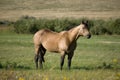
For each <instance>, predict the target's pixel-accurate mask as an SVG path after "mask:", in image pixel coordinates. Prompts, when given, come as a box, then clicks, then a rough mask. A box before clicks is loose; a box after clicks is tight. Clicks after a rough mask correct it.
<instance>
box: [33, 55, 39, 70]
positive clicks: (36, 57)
mask: <svg viewBox="0 0 120 80" xmlns="http://www.w3.org/2000/svg"><path fill="white" fill-rule="evenodd" d="M38 57H39V56H38V55H36V54H35V58H34V59H35V64H36V69H38Z"/></svg>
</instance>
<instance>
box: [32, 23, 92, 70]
mask: <svg viewBox="0 0 120 80" xmlns="http://www.w3.org/2000/svg"><path fill="white" fill-rule="evenodd" d="M80 36H86V37H87V38H88V39H89V38H90V37H91V34H90V31H89V28H88V21H82V22H81V24H80V25H78V26H76V27H73V28H72V29H70V30H67V31H61V32H54V31H51V30H49V29H41V30H39V31H37V32H36V33H35V34H34V37H33V42H34V47H35V57H34V59H35V64H36V68H37V69H38V62H39V66H40V69H42V68H43V65H42V63H43V62H45V60H44V55H45V53H46V51H49V52H56V53H60V55H61V59H60V69H61V70H62V67H63V65H64V58H65V56H66V55H68V69H70V67H71V60H72V57H73V55H74V50H75V49H76V47H77V40H78V38H79V37H80Z"/></svg>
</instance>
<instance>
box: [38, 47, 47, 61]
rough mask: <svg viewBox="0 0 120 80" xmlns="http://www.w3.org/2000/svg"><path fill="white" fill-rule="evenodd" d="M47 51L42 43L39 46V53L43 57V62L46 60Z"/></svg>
mask: <svg viewBox="0 0 120 80" xmlns="http://www.w3.org/2000/svg"><path fill="white" fill-rule="evenodd" d="M45 52H46V49H45V48H44V47H43V46H42V45H41V46H40V48H39V55H40V56H41V57H40V58H41V59H42V61H43V62H45V60H44V55H45Z"/></svg>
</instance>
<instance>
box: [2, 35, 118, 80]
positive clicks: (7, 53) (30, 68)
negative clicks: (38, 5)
mask: <svg viewBox="0 0 120 80" xmlns="http://www.w3.org/2000/svg"><path fill="white" fill-rule="evenodd" d="M32 37H33V35H25V34H24V35H19V34H11V35H10V34H0V64H2V65H3V68H1V69H0V76H1V79H19V78H23V79H29V80H30V79H31V80H33V79H37V80H39V79H46V80H49V79H50V80H56V79H58V80H61V79H64V80H66V79H70V80H73V79H75V80H77V79H78V80H80V79H81V80H86V79H87V80H91V79H92V80H105V79H109V80H114V79H117V78H120V75H119V74H120V70H119V68H120V65H119V64H117V65H116V63H114V60H117V61H119V60H120V55H119V53H120V49H119V47H120V36H93V37H92V38H91V39H89V40H88V39H86V38H80V39H79V40H78V47H77V49H76V51H75V55H74V57H73V61H72V69H71V71H68V70H67V56H66V59H65V64H64V69H63V71H62V72H61V71H60V70H59V62H60V61H59V60H60V55H59V54H52V53H49V52H47V54H46V55H45V60H46V62H45V64H44V70H35V65H34V61H33V57H34V48H33V43H32ZM7 63H8V64H9V65H7ZM105 64H106V66H105ZM6 65H7V66H6ZM14 65H15V66H16V67H15V69H14V68H12V69H11V68H9V67H10V66H14ZM108 65H110V66H111V67H109V66H108ZM112 67H114V68H112ZM5 68H7V69H5ZM104 68H106V69H104Z"/></svg>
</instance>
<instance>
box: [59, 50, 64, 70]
mask: <svg viewBox="0 0 120 80" xmlns="http://www.w3.org/2000/svg"><path fill="white" fill-rule="evenodd" d="M64 58H65V52H62V55H61V61H60V69H61V70H62V67H63V65H64Z"/></svg>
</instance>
